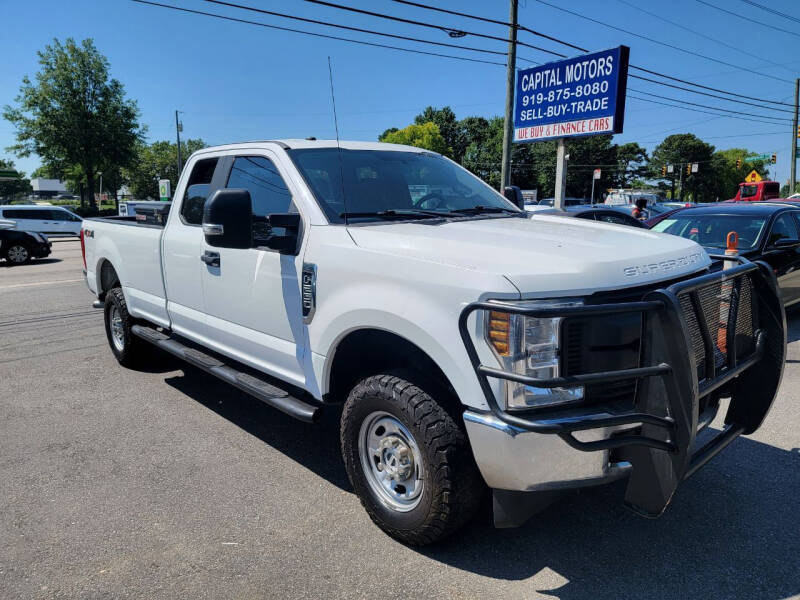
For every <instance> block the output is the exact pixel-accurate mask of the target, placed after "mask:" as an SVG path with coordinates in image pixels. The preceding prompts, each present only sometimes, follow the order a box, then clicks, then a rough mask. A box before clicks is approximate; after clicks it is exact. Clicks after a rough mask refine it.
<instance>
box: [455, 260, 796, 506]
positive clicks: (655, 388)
mask: <svg viewBox="0 0 800 600" xmlns="http://www.w3.org/2000/svg"><path fill="white" fill-rule="evenodd" d="M712 258H713V259H716V260H721V261H729V262H735V263H738V264H736V265H735V266H731V267H729V268H727V269H725V270H722V271H719V272H713V273H706V274H703V275H700V276H698V277H694V278H691V279H688V280H684V281H679V282H677V283H674V284H672V285H669V286H668V287H666V288H662V289H657V290H654V291H650V292H647V293H645V294H644V296H643V298H642V299H641V300H640V301H637V302H620V303H611V304H600V305H584V306H575V307H561V308H536V307H532V308H526V307H520V306H515V305H514V304H505V303H499V302H475V303H472V304H469V305H468V306H466V307H465V308H464V310H463V311H462V312H461V315H460V318H459V332H460V334H461V339H462V341H463V343H464V345H465V347H466V350H467V354H468V355H469V359H470V361H471V363H472V366H473V368H474V369H475V373H476V375H477V377H478V382H479V383H480V386H481V389H482V391H483V394H484V396H485V397H486V402H487V403H488V406H489V408H490V410H491V412H492V413H493V414H494V416H495V417H497V418H498V419H500V420H501V421H503V422H505V423H507V424H508V425H511V426H513V427H516V428H518V429H521V430H524V431H530V432H535V433H541V434H549V435H558V436H559V437H561V438H562V439H563V440H564V441H565V442H566V443H567V444H569V445H570V446H571V447H572V448H575V449H576V450H579V451H582V452H594V451H601V450H612V449H618V450H617V451H618V452H620V453H623V454H624V456H625V460H627V461H628V462H630V463H631V465H632V470H631V475H630V478H629V480H628V487H627V490H626V494H625V502H626V504H627V505H628V506H630V507H631V508H633V509H634V510H635V511H636V512H638V513H640V514H642V515H644V516H648V517H657V516H659V515H661V513H663V511H664V509H665V508H666V507H667V505H668V504H669V502H670V500H671V499H672V496H673V494H674V493H675V490H676V489H677V487H678V485H679V484H680V483H681V481H683V480H685V479H687V478H688V477H690V476H691V475H692V474H694V473H695V472H696V471H697V470H698V469H699V468H700V467H702V466H703V465H704V464H706V463H707V462H708V461H709V460H710V459H711V458H713V457H714V456H715V455H716V454H718V453H719V452H720V451H722V450H723V449H724V448H725V447H727V446H728V445H729V444H730V443H731V442H732V441H733V440H734V439H736V438H737V437H738V436H739V435H742V434H745V435H747V434H751V433H753V432H754V431H755V430H756V429H758V428H759V426H760V425H761V423H762V422H763V420H764V418H765V417H766V415H767V413H768V412H769V409H770V407H771V406H772V403H773V401H774V399H775V396H776V394H777V391H778V387H779V385H780V381H781V377H782V374H783V365H784V358H785V353H786V317H785V313H784V309H783V304H782V303H781V300H780V296H779V293H778V286H777V282H776V279H775V276H774V274H773V272H772V270H771V269H770V268H769V266H768V265H766V264H765V263H762V262H749V261H747V260H746V259H744V258H742V257H730V256H717V255H713V256H712ZM497 309H501V310H503V311H507V312H510V313H515V314H520V315H525V316H530V317H539V318H552V317H562V318H564V319H569V318H570V317H586V316H601V315H604V316H606V315H614V314H620V315H621V314H631V313H639V314H641V315H642V316H643V330H642V349H641V357H642V358H641V362H640V364H641V365H645V366H640V367H638V368H633V369H622V370H613V371H601V372H591V373H583V374H577V375H572V376H566V377H556V378H550V379H539V378H534V377H528V376H524V375H519V374H517V373H511V372H508V371H505V370H502V369H497V368H493V367H489V366H486V365H483V364H481V362H480V359H479V357H478V353H477V351H476V348H475V344H474V343H473V340H472V336H471V335H470V333H469V330H468V325H467V320H468V318H469V317H470V315H471V314H472V313H474V312H476V311H487V310H497ZM489 378H496V379H503V380H506V381H513V382H517V383H522V384H525V385H531V386H536V387H540V388H554V387H566V388H569V387H576V386H583V385H587V384H592V383H604V382H617V381H622V380H629V379H637V380H639V385H637V389H636V395H635V399H634V404H633V407H634V408H633V409H632V410H629V411H623V412H617V411H615V412H612V411H611V410H603V405H602V404H600V405H591V406H586V407H585V408H586V414H585V415H579V416H575V409H574V408H571V409H570V412H569V416H565V417H563V418H559V417H557V416H555V417H554V416H553V413H552V412H551V413H549V414H548V416H547V417H546V418H544V417H540V418H538V419H537V418H536V414H535V413H534V412H532V411H530V410H527V411H513V412H511V411H506V410H504V409H503V408H502V407H501V406H500V405H499V403H498V402H497V399H496V398H495V395H494V392H493V390H492V386H491V384H490V383H489ZM722 386H727V388H726V391H727V392H729V393H730V396H731V401H730V406H729V408H728V412H727V414H726V416H725V428H724V429H723V430H722V431H721V432H720V433H718V434H717V435H716V436H715V437H713V438H712V439H711V440H709V441H708V442H707V443H706V444H704V445H703V446H702V447H700V448H697V449H696V448H695V437H696V435H697V430H698V418H699V405H700V399H701V398H704V397H705V396H707V395H709V394H711V393H714V392H717V391H719V390H720V388H721V387H722ZM624 425H632V426H634V427H633V428H632V430H628V431H625V432H621V433H619V434H617V435H612V436H611V437H608V438H605V439H600V440H593V441H581V440H579V439H578V438H576V437H575V435H574V434H575V432H579V431H587V430H592V429H596V428H604V427H613V426H624Z"/></svg>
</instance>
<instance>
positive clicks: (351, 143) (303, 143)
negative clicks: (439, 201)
mask: <svg viewBox="0 0 800 600" xmlns="http://www.w3.org/2000/svg"><path fill="white" fill-rule="evenodd" d="M276 145H277V146H280V147H282V148H284V149H286V150H288V149H307V148H336V147H337V142H336V140H302V139H283V140H254V141H251V142H238V143H235V144H223V145H220V146H208V147H207V148H203V149H201V150H198V151H197V153H204V152H216V151H219V150H223V151H224V150H239V149H242V148H259V147H263V148H268V147H270V146H276ZM338 146H339V147H341V148H342V149H344V150H391V151H396V152H417V153H423V152H429V153H433V154H437V153H436V152H432V151H431V150H427V149H425V148H417V147H416V146H404V145H402V144H387V143H384V142H360V141H355V140H340V141H339V142H338Z"/></svg>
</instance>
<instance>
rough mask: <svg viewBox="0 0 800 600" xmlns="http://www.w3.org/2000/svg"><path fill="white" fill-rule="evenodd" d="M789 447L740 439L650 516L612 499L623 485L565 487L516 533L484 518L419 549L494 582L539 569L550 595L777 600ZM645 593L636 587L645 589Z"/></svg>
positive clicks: (794, 468)
mask: <svg viewBox="0 0 800 600" xmlns="http://www.w3.org/2000/svg"><path fill="white" fill-rule="evenodd" d="M798 489H800V448H794V449H792V450H791V451H787V450H782V449H780V448H776V447H774V446H769V445H767V444H762V443H760V442H757V441H754V440H752V439H749V438H740V439H738V440H737V441H736V442H734V444H733V445H732V446H731V447H730V448H728V449H727V450H726V451H725V452H723V453H722V454H721V455H719V456H718V457H716V458H715V459H714V461H712V462H711V463H709V465H707V466H706V467H705V468H704V469H702V470H701V471H699V472H698V473H697V474H696V475H695V476H694V477H693V478H692V479H690V480H689V481H687V482H686V483H685V484H684V485H683V486H682V487H681V488H680V489H679V490H678V492H677V493H676V495H675V498H674V500H673V503H672V504H671V505H670V507H669V508H668V509H667V511H666V512H665V513H664V515H663V516H662V517H661V518H659V519H656V520H646V519H643V518H641V517H638V516H636V515H634V514H633V513H632V512H630V511H628V510H626V509H625V508H624V507H623V506H622V498H623V495H624V490H625V483H624V482H619V483H617V484H613V485H610V486H603V487H598V488H589V489H586V490H583V491H581V492H572V493H570V494H569V495H566V496H565V497H564V498H563V499H562V501H561V502H560V503H557V504H555V505H553V506H551V507H550V508H549V509H547V510H545V511H543V512H542V513H540V514H539V515H537V516H534V517H533V518H532V519H531V520H530V521H529V522H528V523H527V524H526V525H525V526H523V527H521V528H519V529H511V530H497V529H494V528H493V527H492V525H491V524H490V523H489V522H488V519H481V520H480V521H479V522H478V523H475V524H474V525H473V526H471V527H469V528H467V529H466V530H465V531H464V532H463V533H462V534H460V535H457V536H456V537H454V538H453V539H451V540H449V541H446V542H445V543H444V544H441V545H439V546H436V547H433V548H430V549H423V550H422V554H424V555H425V556H427V557H429V558H431V559H434V560H437V561H440V562H442V563H444V564H447V565H449V566H451V567H455V568H458V569H463V570H465V571H469V572H473V573H478V574H481V575H484V576H487V577H493V578H497V579H503V580H523V579H527V578H529V577H532V576H533V575H535V574H537V573H539V572H540V571H542V570H546V571H547V572H548V573H549V575H550V579H551V580H552V579H553V578H552V575H553V573H555V574H556V575H557V576H560V577H557V579H558V580H559V581H560V582H561V585H560V586H559V587H557V588H555V589H542V590H538V591H539V592H541V593H544V594H547V595H551V596H553V597H557V598H560V599H561V600H566V599H572V598H576V599H577V598H635V597H643V596H644V597H648V598H693V597H703V598H775V599H777V598H785V597H790V596H793V595H795V594H797V593H799V592H800V576H798V573H800V562H798V556H800V530H798V524H797V518H798V515H800V497H798V494H797V490H798ZM645 590H646V591H645Z"/></svg>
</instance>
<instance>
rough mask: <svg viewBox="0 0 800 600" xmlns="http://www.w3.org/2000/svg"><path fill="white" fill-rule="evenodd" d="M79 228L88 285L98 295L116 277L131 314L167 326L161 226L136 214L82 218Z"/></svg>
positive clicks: (102, 292)
mask: <svg viewBox="0 0 800 600" xmlns="http://www.w3.org/2000/svg"><path fill="white" fill-rule="evenodd" d="M83 229H84V244H85V248H86V277H87V280H88V283H89V288H90V289H91V290H92V291H93V292H95V293H97V294H98V296H102V295H103V294H104V293H105V292H106V291H108V289H109V287H110V286H111V285H112V283H113V279H114V278H117V279H119V282H120V283H121V284H122V290H123V292H124V293H125V301H126V302H127V304H128V310H129V311H130V313H131V314H132V315H134V316H137V317H141V318H145V319H148V320H149V321H152V322H154V323H157V324H159V325H165V326H167V325H169V317H168V315H167V302H166V292H165V290H164V278H163V274H162V262H161V235H162V233H163V230H164V228H163V225H157V224H147V223H142V222H140V221H137V220H136V217H99V218H93V219H86V220H84V225H83ZM100 257H105V258H100ZM111 265H113V269H112V267H111Z"/></svg>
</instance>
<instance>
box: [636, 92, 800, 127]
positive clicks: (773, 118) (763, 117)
mask: <svg viewBox="0 0 800 600" xmlns="http://www.w3.org/2000/svg"><path fill="white" fill-rule="evenodd" d="M628 89H629V90H630V91H632V92H636V93H637V94H644V95H646V96H653V97H654V98H661V99H662V100H671V101H672V102H683V103H684V104H691V105H692V106H699V107H700V108H709V109H713V110H718V111H723V112H726V113H733V114H737V115H745V116H748V117H758V118H759V119H770V120H773V121H774V122H775V123H788V122H790V121H791V119H782V118H781V117H770V116H768V115H759V114H756V113H748V112H742V111H738V110H732V109H729V108H722V107H721V106H709V105H707V104H698V103H697V102H690V101H688V100H683V99H682V98H670V97H669V96H661V95H659V94H653V93H651V92H645V91H643V90H637V89H636V88H628Z"/></svg>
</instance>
